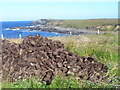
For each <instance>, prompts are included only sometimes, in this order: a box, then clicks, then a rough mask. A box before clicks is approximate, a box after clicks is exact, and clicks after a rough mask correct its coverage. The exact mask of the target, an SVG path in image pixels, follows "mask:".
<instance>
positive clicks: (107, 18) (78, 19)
mask: <svg viewBox="0 0 120 90" xmlns="http://www.w3.org/2000/svg"><path fill="white" fill-rule="evenodd" d="M40 19H47V18H40ZM40 19H36V20H40ZM49 19H53V18H49ZM90 19H119V18H87V19H72V18H71V19H56V20H90ZM36 20H0V22H1V21H36Z"/></svg>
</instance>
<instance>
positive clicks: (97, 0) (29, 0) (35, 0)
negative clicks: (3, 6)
mask: <svg viewBox="0 0 120 90" xmlns="http://www.w3.org/2000/svg"><path fill="white" fill-rule="evenodd" d="M0 2H119V0H0Z"/></svg>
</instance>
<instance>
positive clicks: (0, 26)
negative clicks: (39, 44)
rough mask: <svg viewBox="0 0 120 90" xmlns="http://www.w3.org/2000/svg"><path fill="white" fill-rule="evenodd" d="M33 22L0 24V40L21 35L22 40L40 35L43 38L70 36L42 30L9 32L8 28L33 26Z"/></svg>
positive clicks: (5, 22) (6, 22)
mask: <svg viewBox="0 0 120 90" xmlns="http://www.w3.org/2000/svg"><path fill="white" fill-rule="evenodd" d="M31 22H32V21H2V22H0V31H1V32H0V34H1V35H0V38H2V36H3V38H5V39H9V38H19V36H20V35H21V36H22V38H25V37H27V36H29V35H31V36H35V35H36V34H40V35H41V36H43V37H57V36H67V35H68V34H62V33H56V32H47V31H40V30H33V31H29V30H28V29H22V30H8V28H13V27H21V26H32V25H30V23H31Z"/></svg>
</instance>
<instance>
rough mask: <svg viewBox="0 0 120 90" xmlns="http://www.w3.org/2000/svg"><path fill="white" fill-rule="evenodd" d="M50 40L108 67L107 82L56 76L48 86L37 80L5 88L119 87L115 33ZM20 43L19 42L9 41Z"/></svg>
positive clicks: (11, 84) (116, 38) (10, 84)
mask: <svg viewBox="0 0 120 90" xmlns="http://www.w3.org/2000/svg"><path fill="white" fill-rule="evenodd" d="M50 39H52V40H60V41H61V42H63V43H64V45H65V48H66V49H68V50H69V51H72V52H75V53H77V54H79V55H80V56H94V58H96V59H97V60H99V61H101V62H102V63H104V64H105V65H107V66H108V67H109V70H108V72H107V73H106V76H108V81H103V82H99V83H92V82H90V81H84V82H82V81H77V80H76V78H74V77H61V76H57V77H56V78H55V79H54V80H53V81H52V83H51V84H50V85H46V83H45V82H44V83H40V80H39V79H37V78H32V79H29V80H22V81H20V82H14V83H5V84H3V87H6V88H116V86H117V85H119V84H120V83H119V80H120V78H119V76H118V35H117V33H111V34H101V35H79V36H62V37H52V38H50ZM10 41H14V42H17V43H20V42H21V40H20V41H19V42H18V40H14V39H10Z"/></svg>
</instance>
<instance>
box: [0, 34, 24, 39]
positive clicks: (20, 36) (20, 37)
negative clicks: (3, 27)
mask: <svg viewBox="0 0 120 90" xmlns="http://www.w3.org/2000/svg"><path fill="white" fill-rule="evenodd" d="M18 38H19V39H22V35H21V34H19V35H18ZM1 39H7V37H4V35H3V34H1Z"/></svg>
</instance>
